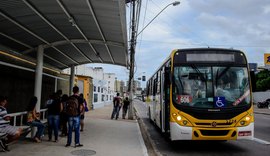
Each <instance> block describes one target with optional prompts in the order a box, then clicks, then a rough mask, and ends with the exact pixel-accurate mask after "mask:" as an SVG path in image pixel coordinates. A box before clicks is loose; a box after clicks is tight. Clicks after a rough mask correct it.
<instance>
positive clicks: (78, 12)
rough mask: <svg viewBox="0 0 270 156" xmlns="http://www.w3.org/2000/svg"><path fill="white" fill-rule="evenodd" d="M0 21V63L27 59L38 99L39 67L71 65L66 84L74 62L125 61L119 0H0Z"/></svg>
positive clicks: (122, 12)
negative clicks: (30, 66)
mask: <svg viewBox="0 0 270 156" xmlns="http://www.w3.org/2000/svg"><path fill="white" fill-rule="evenodd" d="M0 21H1V24H0V30H1V31H0V40H1V42H0V54H1V55H0V63H1V64H5V63H6V62H9V59H8V58H9V57H14V56H15V57H16V58H17V57H18V58H21V57H24V58H27V59H28V60H32V61H33V63H35V65H36V69H35V88H34V95H35V96H37V97H38V99H40V97H41V86H42V72H43V69H44V68H45V67H46V69H49V70H52V71H60V70H62V69H65V68H69V67H71V80H70V88H71V87H72V86H73V78H74V66H76V65H80V64H86V63H104V64H113V65H120V66H126V67H127V65H128V49H127V47H128V46H127V28H126V12H125V1H121V0H74V1H72V0H4V1H0ZM3 56H4V57H3ZM39 106H40V104H37V109H39V108H38V107H39Z"/></svg>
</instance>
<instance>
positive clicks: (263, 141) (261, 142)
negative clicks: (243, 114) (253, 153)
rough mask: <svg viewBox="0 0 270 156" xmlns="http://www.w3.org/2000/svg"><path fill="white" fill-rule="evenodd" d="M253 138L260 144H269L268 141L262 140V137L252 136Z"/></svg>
mask: <svg viewBox="0 0 270 156" xmlns="http://www.w3.org/2000/svg"><path fill="white" fill-rule="evenodd" d="M253 140H254V141H256V142H258V143H260V144H265V145H270V142H268V141H265V140H262V139H258V138H254V139H253Z"/></svg>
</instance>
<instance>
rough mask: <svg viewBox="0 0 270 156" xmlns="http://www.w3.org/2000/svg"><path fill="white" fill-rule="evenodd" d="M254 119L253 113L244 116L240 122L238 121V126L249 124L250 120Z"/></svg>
mask: <svg viewBox="0 0 270 156" xmlns="http://www.w3.org/2000/svg"><path fill="white" fill-rule="evenodd" d="M251 121H252V116H251V115H247V116H245V117H243V118H242V119H241V120H240V122H238V124H237V126H247V125H249V124H250V122H251Z"/></svg>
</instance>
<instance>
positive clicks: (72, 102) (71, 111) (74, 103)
mask: <svg viewBox="0 0 270 156" xmlns="http://www.w3.org/2000/svg"><path fill="white" fill-rule="evenodd" d="M78 107H79V102H78V99H77V98H76V97H74V96H70V97H69V98H68V100H67V102H66V114H67V115H68V116H78V115H79V111H78Z"/></svg>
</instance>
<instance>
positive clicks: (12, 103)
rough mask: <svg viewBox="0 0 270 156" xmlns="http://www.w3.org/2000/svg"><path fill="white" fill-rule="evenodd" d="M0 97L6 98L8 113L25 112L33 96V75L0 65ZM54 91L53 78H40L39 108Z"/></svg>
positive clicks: (42, 106)
mask: <svg viewBox="0 0 270 156" xmlns="http://www.w3.org/2000/svg"><path fill="white" fill-rule="evenodd" d="M0 71H1V72H0V86H1V89H0V95H3V96H7V97H8V105H7V109H8V112H9V113H13V112H21V111H25V110H26V107H27V105H28V103H29V100H30V98H31V97H32V96H33V95H34V85H35V73H34V72H32V71H27V70H22V69H17V68H14V67H8V66H4V65H0ZM54 90H55V78H52V77H48V76H44V75H43V78H42V95H41V108H44V107H45V100H46V99H47V98H48V96H49V94H50V93H52V92H54Z"/></svg>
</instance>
